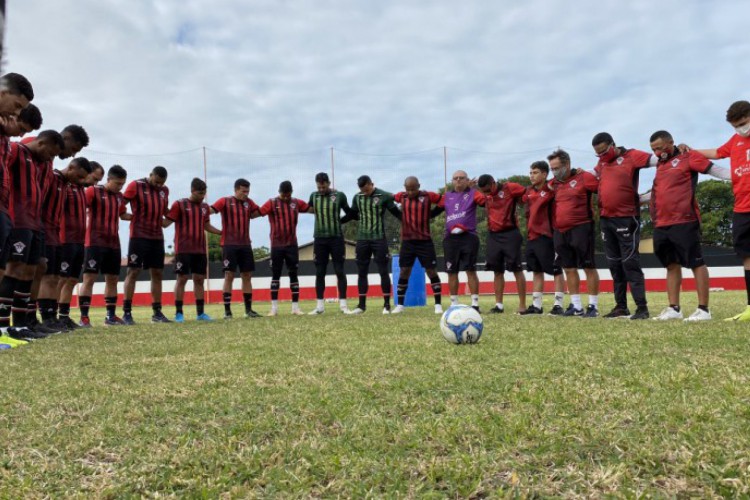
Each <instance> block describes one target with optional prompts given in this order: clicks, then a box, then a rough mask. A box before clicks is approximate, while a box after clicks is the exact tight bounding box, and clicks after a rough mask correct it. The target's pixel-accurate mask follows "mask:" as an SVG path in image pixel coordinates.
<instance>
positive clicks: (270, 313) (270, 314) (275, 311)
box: [266, 309, 279, 317]
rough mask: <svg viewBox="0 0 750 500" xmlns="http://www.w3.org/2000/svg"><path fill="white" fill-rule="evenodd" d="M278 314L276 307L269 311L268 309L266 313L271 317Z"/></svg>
mask: <svg viewBox="0 0 750 500" xmlns="http://www.w3.org/2000/svg"><path fill="white" fill-rule="evenodd" d="M278 315H279V311H278V310H276V309H271V310H270V311H268V314H266V316H271V317H272V316H278Z"/></svg>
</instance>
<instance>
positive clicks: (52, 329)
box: [31, 323, 64, 335]
mask: <svg viewBox="0 0 750 500" xmlns="http://www.w3.org/2000/svg"><path fill="white" fill-rule="evenodd" d="M31 329H32V330H34V331H35V332H38V333H43V334H45V335H57V334H58V333H61V332H62V331H63V330H64V329H63V328H62V326H59V325H56V326H51V325H46V324H45V323H37V324H36V325H34V326H33V327H31Z"/></svg>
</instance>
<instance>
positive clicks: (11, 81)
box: [0, 73, 34, 118]
mask: <svg viewBox="0 0 750 500" xmlns="http://www.w3.org/2000/svg"><path fill="white" fill-rule="evenodd" d="M33 100H34V88H33V87H32V86H31V83H30V82H29V80H28V79H27V78H26V77H25V76H23V75H19V74H18V73H6V74H5V75H3V76H2V77H0V117H2V118H6V117H13V116H18V115H19V113H20V112H21V110H22V109H23V108H25V107H26V106H28V105H29V103H30V102H31V101H33Z"/></svg>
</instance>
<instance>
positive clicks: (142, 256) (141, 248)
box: [128, 238, 164, 269]
mask: <svg viewBox="0 0 750 500" xmlns="http://www.w3.org/2000/svg"><path fill="white" fill-rule="evenodd" d="M128 267H136V268H139V269H164V240H149V239H146V238H131V240H130V243H128Z"/></svg>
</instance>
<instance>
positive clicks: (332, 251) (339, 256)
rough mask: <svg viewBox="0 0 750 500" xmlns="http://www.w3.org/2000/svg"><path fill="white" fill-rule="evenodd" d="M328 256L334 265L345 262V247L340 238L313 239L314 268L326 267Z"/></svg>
mask: <svg viewBox="0 0 750 500" xmlns="http://www.w3.org/2000/svg"><path fill="white" fill-rule="evenodd" d="M329 256H330V258H331V260H332V261H333V263H334V264H343V263H344V261H345V260H346V245H345V244H344V238H343V237H340V236H334V237H326V238H315V241H314V243H313V259H314V260H315V265H316V266H325V265H328V257H329Z"/></svg>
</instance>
